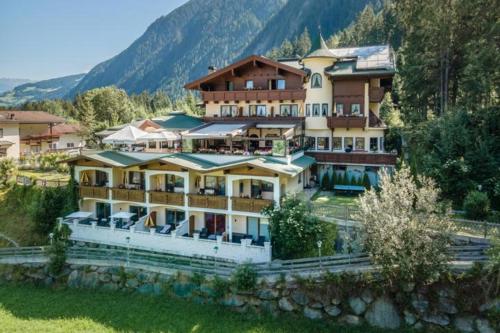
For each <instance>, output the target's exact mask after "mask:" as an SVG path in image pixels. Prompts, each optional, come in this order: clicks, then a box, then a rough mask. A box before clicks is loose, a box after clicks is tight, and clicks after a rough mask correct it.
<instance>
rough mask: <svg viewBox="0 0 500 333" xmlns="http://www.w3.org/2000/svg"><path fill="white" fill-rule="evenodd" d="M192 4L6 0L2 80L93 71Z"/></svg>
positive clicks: (0, 38) (0, 40)
mask: <svg viewBox="0 0 500 333" xmlns="http://www.w3.org/2000/svg"><path fill="white" fill-rule="evenodd" d="M186 1H187V0H0V78H5V77H7V78H23V79H31V80H44V79H50V78H54V77H60V76H65V75H71V74H78V73H85V72H88V71H89V70H90V69H92V67H94V66H95V65H97V64H98V63H100V62H102V61H104V60H107V59H109V58H111V57H113V56H115V55H116V54H118V53H119V52H121V51H123V50H124V49H126V48H127V47H128V46H129V45H130V44H131V43H132V42H133V41H134V40H136V39H137V38H139V37H140V36H141V35H142V34H143V33H144V31H146V29H147V27H148V26H149V25H150V24H151V23H153V21H155V20H156V19H157V18H159V17H160V16H163V15H166V14H168V13H169V12H171V11H172V10H173V9H175V8H177V7H179V6H180V5H182V4H183V3H185V2H186Z"/></svg>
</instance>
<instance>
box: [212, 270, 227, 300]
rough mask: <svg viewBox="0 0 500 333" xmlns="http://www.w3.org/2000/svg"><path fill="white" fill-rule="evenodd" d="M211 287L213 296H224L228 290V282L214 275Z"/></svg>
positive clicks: (216, 297)
mask: <svg viewBox="0 0 500 333" xmlns="http://www.w3.org/2000/svg"><path fill="white" fill-rule="evenodd" d="M212 288H213V290H214V298H215V299H221V298H223V297H224V296H226V293H227V292H228V291H229V288H230V283H229V281H227V280H225V279H223V278H221V277H219V276H217V275H216V276H215V277H214V279H213V281H212Z"/></svg>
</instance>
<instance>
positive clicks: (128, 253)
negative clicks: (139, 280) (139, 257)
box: [125, 236, 130, 267]
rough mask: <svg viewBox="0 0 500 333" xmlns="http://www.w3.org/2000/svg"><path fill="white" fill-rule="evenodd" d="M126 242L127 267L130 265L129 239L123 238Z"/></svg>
mask: <svg viewBox="0 0 500 333" xmlns="http://www.w3.org/2000/svg"><path fill="white" fill-rule="evenodd" d="M125 239H126V240H127V267H129V265H130V237H129V236H127V237H126V238H125Z"/></svg>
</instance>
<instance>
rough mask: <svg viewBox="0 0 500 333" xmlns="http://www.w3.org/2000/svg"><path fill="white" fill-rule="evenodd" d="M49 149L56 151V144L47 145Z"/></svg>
mask: <svg viewBox="0 0 500 333" xmlns="http://www.w3.org/2000/svg"><path fill="white" fill-rule="evenodd" d="M49 148H50V149H52V150H56V149H57V142H52V143H49Z"/></svg>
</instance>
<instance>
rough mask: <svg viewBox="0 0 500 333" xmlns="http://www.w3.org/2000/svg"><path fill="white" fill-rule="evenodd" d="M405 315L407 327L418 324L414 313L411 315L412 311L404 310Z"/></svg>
mask: <svg viewBox="0 0 500 333" xmlns="http://www.w3.org/2000/svg"><path fill="white" fill-rule="evenodd" d="M403 313H404V316H405V323H406V325H408V326H411V325H413V324H415V323H416V322H417V317H416V316H415V315H414V314H413V313H411V312H410V311H408V310H404V312H403Z"/></svg>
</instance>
